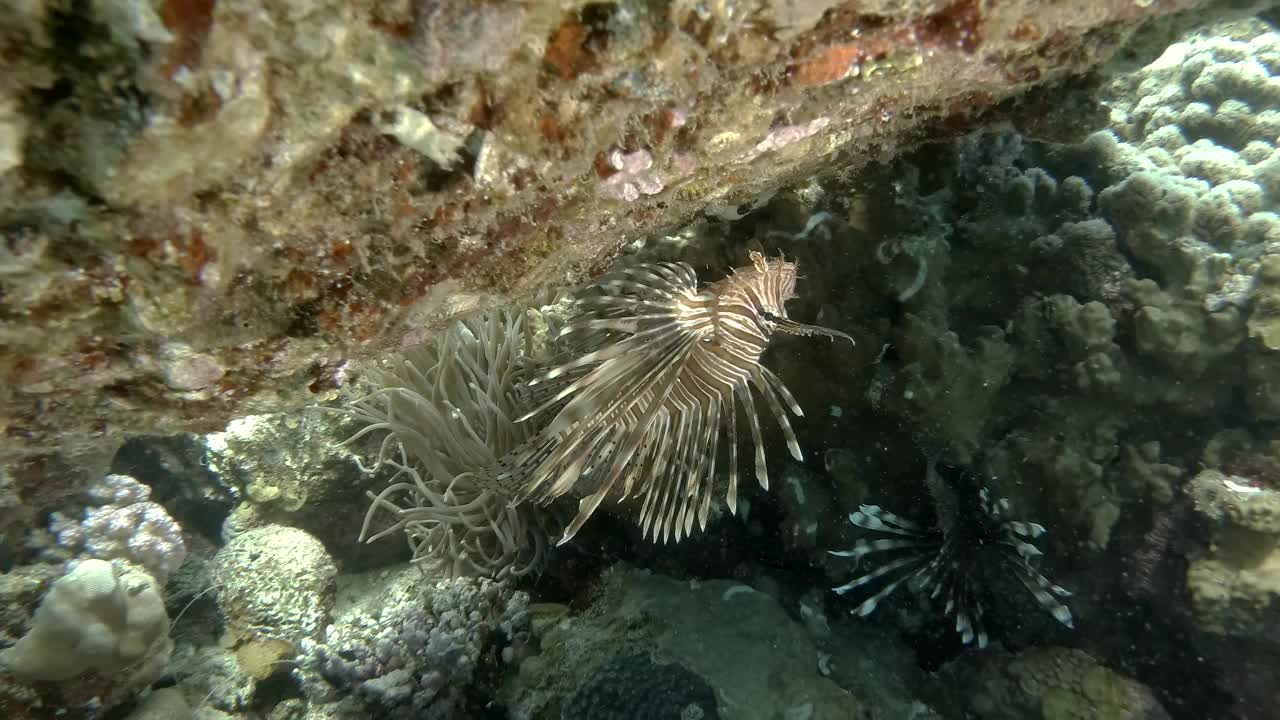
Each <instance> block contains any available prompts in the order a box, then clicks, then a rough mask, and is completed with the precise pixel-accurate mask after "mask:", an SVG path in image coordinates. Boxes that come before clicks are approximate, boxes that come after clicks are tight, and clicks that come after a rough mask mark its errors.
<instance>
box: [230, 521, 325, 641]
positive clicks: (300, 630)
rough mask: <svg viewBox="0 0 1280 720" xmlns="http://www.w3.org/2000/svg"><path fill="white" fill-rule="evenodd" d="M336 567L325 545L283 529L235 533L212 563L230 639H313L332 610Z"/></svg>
mask: <svg viewBox="0 0 1280 720" xmlns="http://www.w3.org/2000/svg"><path fill="white" fill-rule="evenodd" d="M336 575H337V568H335V567H334V565H333V560H332V559H331V558H330V557H329V554H328V553H327V552H325V549H324V545H322V544H320V541H318V540H316V539H315V538H314V537H312V536H311V535H308V534H307V533H305V532H303V531H302V530H298V529H296V528H291V527H285V526H283V525H265V526H263V527H260V528H254V529H252V530H249V531H246V532H244V533H242V534H240V535H237V536H236V537H235V539H233V540H232V541H231V542H229V543H227V544H226V545H225V546H224V547H223V548H222V549H221V550H219V551H218V554H217V556H216V557H215V558H214V560H213V567H212V568H211V573H210V577H211V579H212V582H213V585H214V586H215V587H217V589H218V606H219V607H220V608H222V613H223V617H224V619H225V622H226V626H227V631H228V634H229V635H230V640H232V641H233V642H234V641H243V640H254V639H263V640H284V641H286V642H296V641H298V640H301V639H302V638H304V637H307V636H309V635H314V634H316V633H317V632H319V630H320V629H321V628H322V627H324V625H325V623H326V622H328V619H329V613H330V612H331V611H332V610H333V601H334V591H335V590H334V588H335V586H334V578H335V577H336Z"/></svg>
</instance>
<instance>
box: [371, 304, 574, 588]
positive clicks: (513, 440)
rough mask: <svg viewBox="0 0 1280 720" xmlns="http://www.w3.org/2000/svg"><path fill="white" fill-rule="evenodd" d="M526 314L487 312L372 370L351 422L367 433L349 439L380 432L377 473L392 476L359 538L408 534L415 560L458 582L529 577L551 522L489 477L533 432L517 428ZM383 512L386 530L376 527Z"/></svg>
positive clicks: (525, 371)
mask: <svg viewBox="0 0 1280 720" xmlns="http://www.w3.org/2000/svg"><path fill="white" fill-rule="evenodd" d="M528 343H529V338H528V336H527V333H526V332H525V328H524V314H523V313H520V312H513V311H505V310H500V311H494V312H490V313H487V314H483V315H480V316H477V317H474V318H470V319H467V320H463V321H460V322H456V323H454V324H453V325H451V326H449V327H448V328H447V329H445V330H444V331H443V332H442V333H440V334H439V335H438V336H437V337H436V338H435V339H434V340H433V341H431V342H428V343H427V344H424V345H421V346H418V347H416V348H412V349H409V350H406V351H404V352H402V353H400V354H397V355H395V356H393V357H391V358H389V359H387V360H384V361H383V363H382V364H381V365H380V366H378V367H375V368H373V369H372V370H371V371H370V372H369V376H370V379H371V380H372V381H373V382H374V383H375V384H376V385H378V386H379V389H378V390H376V391H374V392H373V393H371V394H370V395H368V396H366V397H364V398H362V399H360V400H357V401H355V402H354V403H353V404H352V405H351V406H349V407H348V408H347V411H346V412H347V413H348V414H349V415H351V416H353V417H355V418H356V419H357V420H361V421H363V422H365V423H367V424H366V426H365V427H364V428H363V429H361V430H360V431H359V432H358V433H356V435H355V436H353V437H352V438H351V439H350V440H348V442H352V441H355V440H357V439H359V438H361V437H363V436H365V435H367V434H369V433H373V432H378V431H383V432H385V433H386V434H385V435H384V436H383V438H382V443H381V445H380V447H379V451H378V456H377V462H376V464H375V466H374V467H373V468H368V469H367V470H369V471H373V470H375V469H377V468H378V467H389V468H391V469H393V470H394V471H395V474H394V476H393V477H392V479H391V482H390V484H389V485H388V486H387V487H386V488H385V489H384V490H383V491H382V492H381V493H378V494H374V493H369V497H370V499H371V500H372V504H371V506H370V507H369V511H368V513H367V514H366V515H365V520H364V526H363V528H362V529H361V533H360V539H361V541H363V542H373V541H375V540H377V539H379V538H382V537H385V536H387V535H390V534H393V533H396V532H403V533H404V536H405V538H406V540H407V541H408V543H409V547H410V549H411V550H412V552H413V557H414V560H415V561H416V562H420V563H426V562H430V561H435V560H441V559H443V560H444V561H446V562H447V563H449V565H450V568H449V569H450V570H451V571H452V572H453V573H454V574H473V573H481V574H486V575H495V576H503V575H507V574H510V575H513V576H520V575H525V574H528V573H530V572H534V571H536V570H537V569H538V568H539V567H540V565H541V562H542V560H543V558H544V555H545V552H544V551H545V548H546V547H547V545H548V544H549V542H548V540H549V537H550V534H549V530H550V527H551V526H552V524H555V523H559V522H560V520H558V519H556V517H555V515H554V513H549V512H548V510H547V509H545V508H540V507H536V506H532V505H526V504H520V503H513V502H512V501H511V496H510V494H509V493H506V492H505V491H504V489H503V488H502V487H501V486H500V485H497V484H496V483H495V482H494V481H493V480H492V478H491V471H492V470H493V469H494V468H499V467H501V466H502V463H503V461H504V458H507V457H508V456H509V455H510V454H511V453H512V451H513V450H514V449H515V448H517V447H518V446H520V445H521V444H523V443H526V442H528V441H529V439H530V438H531V437H533V435H534V428H532V427H531V426H530V425H528V424H525V423H518V422H516V418H517V417H518V416H519V415H520V414H521V412H522V405H521V400H520V395H519V387H520V385H521V384H522V382H523V381H524V380H525V379H526V378H527V377H528V376H529V373H530V371H531V368H532V366H533V360H532V359H531V358H530V357H529V350H528ZM383 514H390V516H391V522H390V523H389V524H387V525H386V526H384V527H383V528H382V529H381V530H378V531H376V532H374V531H373V530H372V528H373V526H374V523H375V521H376V520H377V519H378V518H379V517H380V516H382V515H383Z"/></svg>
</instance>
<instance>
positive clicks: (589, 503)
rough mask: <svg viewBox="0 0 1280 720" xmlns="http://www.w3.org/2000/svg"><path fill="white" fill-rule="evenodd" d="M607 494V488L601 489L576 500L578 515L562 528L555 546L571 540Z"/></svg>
mask: <svg viewBox="0 0 1280 720" xmlns="http://www.w3.org/2000/svg"><path fill="white" fill-rule="evenodd" d="M607 494H608V490H607V489H601V490H597V491H596V492H594V493H591V494H590V495H588V496H586V497H584V498H582V499H581V500H579V501H578V515H577V517H575V518H574V519H573V522H571V523H569V525H568V527H566V528H565V529H564V536H563V537H561V538H560V541H559V542H557V543H556V545H557V546H560V545H564V544H565V543H567V542H569V541H570V540H572V539H573V536H574V535H577V534H578V531H579V530H581V529H582V526H583V525H585V524H586V522H587V519H588V518H590V517H591V515H592V514H593V513H595V511H596V508H598V507H600V502H601V501H602V500H604V496H605V495H607Z"/></svg>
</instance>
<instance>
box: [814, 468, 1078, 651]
mask: <svg viewBox="0 0 1280 720" xmlns="http://www.w3.org/2000/svg"><path fill="white" fill-rule="evenodd" d="M951 474H956V475H959V477H958V478H957V479H954V480H947V479H944V478H943V477H942V476H941V475H940V474H939V473H938V470H937V468H936V467H935V466H934V464H933V463H932V462H930V463H929V464H928V470H927V471H926V475H925V484H926V486H927V487H928V489H929V493H930V495H931V497H932V498H933V504H934V509H935V511H936V513H937V525H936V526H935V527H931V528H926V527H923V526H921V525H918V524H916V523H914V522H912V521H910V520H908V519H906V518H904V517H901V516H899V515H895V514H893V513H891V512H888V511H886V510H883V509H881V508H880V507H879V506H876V505H862V506H861V507H860V508H859V509H858V511H857V512H855V513H852V514H851V515H849V522H851V523H853V524H854V525H857V526H858V527H860V528H864V529H866V530H871V531H873V532H876V533H881V534H882V535H891V536H893V537H881V538H878V539H867V538H860V539H859V540H858V542H857V544H856V545H854V548H853V549H852V550H843V551H838V552H837V551H832V552H831V554H832V555H838V556H840V557H851V558H854V559H855V560H858V561H860V560H861V559H862V558H865V557H870V556H873V555H874V556H876V557H877V558H878V559H882V562H881V563H880V564H879V565H878V566H877V567H875V568H874V569H871V570H870V571H869V572H866V573H864V574H862V575H858V576H857V577H854V578H853V579H852V580H850V581H849V582H847V583H845V584H844V585H841V586H840V587H837V588H835V591H836V592H837V593H839V594H841V595H844V594H846V593H849V592H852V591H854V590H860V589H862V588H866V587H869V586H873V585H878V584H880V583H883V585H881V586H880V589H879V590H878V591H876V592H875V594H873V595H871V596H870V597H868V598H866V599H865V600H863V601H862V603H861V604H859V605H858V606H857V607H855V608H854V609H853V610H852V611H851V613H853V614H856V615H860V616H863V617H865V616H867V615H870V614H871V613H872V612H874V611H875V609H876V606H877V605H879V603H880V601H882V600H884V599H885V598H887V597H889V596H890V595H891V594H893V592H894V591H895V590H897V589H898V588H899V587H900V586H902V585H903V584H906V586H907V588H908V589H910V590H911V591H912V592H914V593H917V594H919V595H923V596H928V597H929V598H930V599H931V600H935V601H936V600H939V599H941V600H942V601H944V602H945V606H944V608H943V613H944V614H946V615H949V616H954V617H955V619H956V632H958V633H960V638H961V641H962V642H964V643H965V644H969V643H971V642H973V641H974V639H975V638H976V639H977V641H978V647H980V648H984V647H986V646H987V631H986V627H985V625H984V623H983V616H984V613H985V606H984V604H983V601H984V596H985V595H986V594H987V592H986V591H987V588H986V587H984V585H983V583H982V581H981V578H983V577H990V576H988V575H986V573H991V572H996V573H1007V574H1009V575H1012V576H1013V577H1015V578H1017V579H1018V581H1019V582H1021V583H1022V585H1023V587H1025V588H1026V589H1027V591H1028V592H1030V593H1031V595H1032V597H1034V598H1035V600H1036V602H1037V603H1038V604H1039V605H1040V607H1042V608H1044V609H1045V610H1046V611H1047V612H1048V613H1049V614H1051V615H1053V617H1054V619H1056V620H1057V621H1058V622H1060V623H1062V624H1063V625H1066V626H1067V627H1074V625H1073V624H1072V619H1071V610H1070V609H1068V608H1067V606H1066V605H1064V604H1062V603H1061V602H1059V601H1058V599H1057V598H1058V597H1070V595H1071V593H1070V592H1068V591H1067V590H1066V589H1065V588H1062V587H1060V586H1058V585H1054V584H1053V583H1051V582H1049V580H1048V579H1046V578H1045V576H1044V575H1042V574H1040V571H1039V570H1038V569H1037V567H1036V565H1037V563H1038V559H1039V557H1040V556H1041V554H1042V553H1041V552H1040V550H1039V549H1038V548H1037V547H1036V546H1035V545H1034V544H1032V542H1031V541H1033V540H1035V539H1037V538H1039V537H1040V536H1042V535H1044V533H1045V529H1044V527H1043V526H1041V525H1038V524H1036V523H1033V522H1026V521H1022V520H1012V519H1009V517H1008V513H1009V501H1008V500H1006V499H1004V498H993V496H992V495H991V492H990V491H989V490H988V489H987V488H985V487H978V486H976V483H974V482H972V480H973V478H972V476H971V475H969V474H968V473H965V472H963V471H959V472H957V473H951ZM882 554H883V555H882Z"/></svg>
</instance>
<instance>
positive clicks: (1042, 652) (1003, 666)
mask: <svg viewBox="0 0 1280 720" xmlns="http://www.w3.org/2000/svg"><path fill="white" fill-rule="evenodd" d="M962 682H963V684H964V686H965V687H968V688H970V689H971V690H970V692H966V693H964V694H963V695H962V696H959V697H958V698H957V699H958V700H960V702H961V704H962V707H965V708H967V709H969V711H971V712H973V713H974V716H975V717H979V718H983V720H1003V719H1007V720H1014V719H1015V718H1016V719H1017V720H1024V719H1026V718H1039V719H1042V720H1085V719H1086V718H1115V719H1116V720H1162V719H1167V718H1169V717H1170V716H1169V713H1168V712H1167V711H1166V710H1165V709H1164V708H1163V707H1162V706H1161V705H1160V702H1159V701H1158V700H1156V698H1155V697H1154V696H1153V695H1152V694H1151V691H1150V690H1148V689H1147V688H1145V687H1143V686H1142V685H1141V684H1139V683H1137V682H1134V681H1133V680H1131V679H1129V678H1126V677H1124V676H1123V675H1120V674H1118V673H1115V672H1113V671H1111V670H1108V669H1107V668H1105V667H1103V666H1102V665H1099V664H1098V662H1097V660H1095V659H1094V658H1092V657H1090V656H1089V655H1088V653H1084V652H1081V651H1079V650H1070V649H1067V648H1055V647H1048V648H1035V649H1032V650H1027V651H1025V652H1022V653H1019V654H1017V655H995V656H991V657H989V658H986V659H985V660H983V661H982V662H981V664H980V666H979V667H978V668H977V669H976V670H975V671H974V676H973V677H967V678H965V679H964V680H963V681H962Z"/></svg>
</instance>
